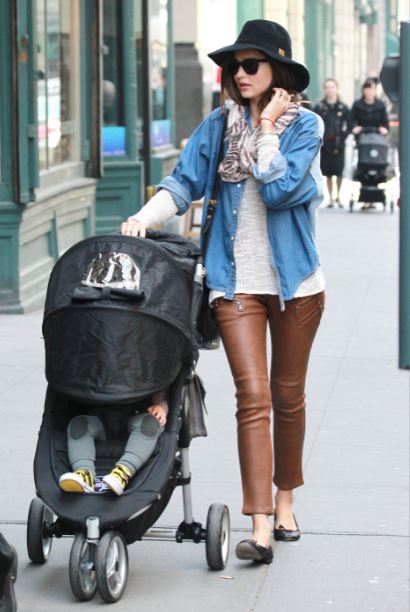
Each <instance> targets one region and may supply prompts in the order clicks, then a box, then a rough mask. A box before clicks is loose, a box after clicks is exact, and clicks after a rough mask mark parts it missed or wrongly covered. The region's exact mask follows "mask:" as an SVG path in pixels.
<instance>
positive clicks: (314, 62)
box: [305, 0, 322, 102]
mask: <svg viewBox="0 0 410 612" xmlns="http://www.w3.org/2000/svg"><path fill="white" fill-rule="evenodd" d="M321 36H322V28H321V2H317V1H316V0H305V63H306V66H307V68H308V70H309V73H310V85H309V88H308V95H309V97H310V99H311V100H313V101H314V102H315V101H316V100H318V99H319V98H320V95H321V92H322V71H321V54H322V39H321Z"/></svg>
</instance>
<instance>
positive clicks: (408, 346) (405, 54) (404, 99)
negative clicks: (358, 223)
mask: <svg viewBox="0 0 410 612" xmlns="http://www.w3.org/2000/svg"><path fill="white" fill-rule="evenodd" d="M399 83H400V169H401V172H400V298H399V367H400V368H402V369H406V370H409V369H410V114H409V112H408V100H409V97H410V21H403V22H402V24H401V31H400V77H399Z"/></svg>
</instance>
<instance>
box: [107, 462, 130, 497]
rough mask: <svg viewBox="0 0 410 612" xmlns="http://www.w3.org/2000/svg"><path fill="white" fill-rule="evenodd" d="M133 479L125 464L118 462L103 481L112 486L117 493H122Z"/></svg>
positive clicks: (112, 489)
mask: <svg viewBox="0 0 410 612" xmlns="http://www.w3.org/2000/svg"><path fill="white" fill-rule="evenodd" d="M130 479H131V472H130V471H129V469H128V468H127V467H125V465H122V464H121V463H117V465H116V466H115V468H114V469H113V470H111V472H110V473H109V474H107V475H106V476H104V478H103V481H104V482H105V483H106V484H107V485H108V486H109V487H110V489H111V491H113V493H115V494H116V495H122V494H123V493H124V489H125V487H126V486H127V485H128V483H129V481H130Z"/></svg>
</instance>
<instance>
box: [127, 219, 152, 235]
mask: <svg viewBox="0 0 410 612" xmlns="http://www.w3.org/2000/svg"><path fill="white" fill-rule="evenodd" d="M121 234H124V235H125V236H140V237H141V238H145V236H146V234H147V226H146V225H144V224H143V223H141V221H136V220H135V219H132V218H131V217H128V219H127V220H126V221H125V222H124V223H121Z"/></svg>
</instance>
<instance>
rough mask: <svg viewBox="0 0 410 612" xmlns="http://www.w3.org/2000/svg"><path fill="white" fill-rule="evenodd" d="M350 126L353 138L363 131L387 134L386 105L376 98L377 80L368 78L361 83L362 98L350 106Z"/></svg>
mask: <svg viewBox="0 0 410 612" xmlns="http://www.w3.org/2000/svg"><path fill="white" fill-rule="evenodd" d="M350 124H351V129H352V133H353V134H354V135H355V136H358V135H359V134H361V132H363V130H375V131H377V132H379V134H382V135H383V136H387V134H388V133H389V120H388V117H387V110H386V105H385V104H384V102H383V101H382V100H380V99H379V98H378V97H377V79H375V78H373V77H369V78H367V79H366V80H365V82H364V83H363V85H362V96H361V97H360V98H359V99H358V100H356V101H355V102H354V103H353V106H352V110H351V113H350Z"/></svg>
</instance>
